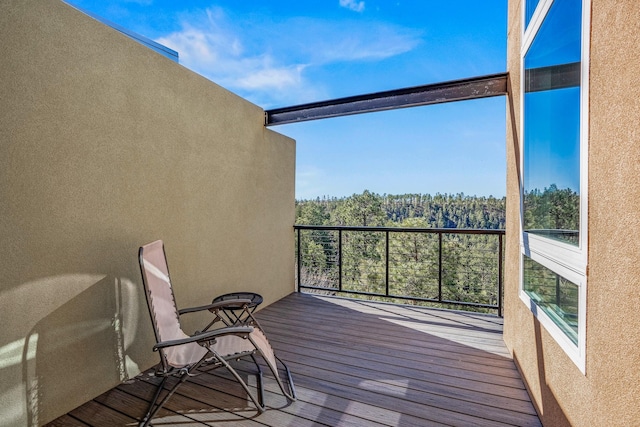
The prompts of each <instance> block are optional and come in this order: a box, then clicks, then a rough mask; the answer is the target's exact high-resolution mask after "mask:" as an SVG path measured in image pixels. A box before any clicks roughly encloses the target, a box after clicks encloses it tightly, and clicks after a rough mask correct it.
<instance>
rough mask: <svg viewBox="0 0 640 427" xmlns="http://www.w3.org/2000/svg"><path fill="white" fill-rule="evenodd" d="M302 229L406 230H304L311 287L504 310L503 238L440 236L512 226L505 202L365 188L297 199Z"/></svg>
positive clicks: (305, 281)
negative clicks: (507, 222) (341, 195)
mask: <svg viewBox="0 0 640 427" xmlns="http://www.w3.org/2000/svg"><path fill="white" fill-rule="evenodd" d="M296 225H321V226H361V227H387V228H389V227H390V228H398V231H397V232H395V231H393V230H392V231H391V232H388V231H375V230H371V231H362V230H342V231H338V230H331V229H329V230H327V229H318V230H313V229H300V230H298V232H299V233H301V239H300V251H301V252H300V278H301V285H303V286H308V287H310V288H321V289H324V291H322V292H323V293H332V294H336V293H337V292H335V291H333V290H337V289H338V288H339V287H341V289H342V290H346V291H350V292H357V293H358V295H357V296H358V297H360V298H365V299H373V298H374V296H373V295H378V296H380V295H383V296H385V298H383V299H385V300H388V301H392V302H404V303H412V304H425V301H431V305H433V302H435V301H437V304H436V305H437V306H439V307H446V308H452V307H456V308H459V307H458V306H457V305H456V304H455V303H464V304H470V308H472V309H474V310H475V311H491V310H489V309H488V308H487V307H488V306H491V307H497V304H498V268H499V262H498V256H499V253H500V252H499V249H498V246H499V243H500V237H499V236H500V235H499V234H490V235H489V234H460V233H453V232H450V233H447V232H442V231H439V232H435V231H436V230H438V229H484V230H501V229H504V226H505V199H504V198H501V199H498V198H494V197H476V196H465V195H464V194H462V193H460V194H455V195H450V194H436V195H433V196H432V195H429V194H402V195H387V194H385V195H379V194H376V193H372V192H369V191H364V192H363V193H362V194H354V195H353V196H350V197H344V198H328V197H325V198H317V199H315V200H300V201H297V202H296ZM427 229H428V230H427ZM329 290H331V291H329ZM315 291H318V289H315ZM405 298H413V299H405ZM468 308H469V307H468Z"/></svg>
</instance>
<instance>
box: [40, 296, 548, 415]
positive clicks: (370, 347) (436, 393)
mask: <svg viewBox="0 0 640 427" xmlns="http://www.w3.org/2000/svg"><path fill="white" fill-rule="evenodd" d="M258 319H259V320H260V322H261V323H262V325H263V327H264V328H265V329H266V331H267V332H268V334H269V337H270V341H271V343H272V345H273V347H274V349H275V351H276V352H277V354H279V356H280V357H281V358H282V359H283V360H284V361H285V362H286V363H287V364H288V365H289V367H290V369H291V370H292V373H293V376H294V381H295V383H296V391H297V394H298V400H297V401H296V402H293V403H292V404H287V402H286V400H285V399H284V398H283V397H282V396H281V395H280V394H278V393H276V391H277V390H276V388H277V386H276V385H275V382H272V381H270V380H269V377H268V376H267V377H266V381H265V382H266V385H265V387H266V391H267V394H266V400H267V405H268V406H269V409H268V410H267V411H266V412H265V413H264V414H262V415H260V416H257V411H256V410H255V408H254V407H252V405H251V403H250V401H249V399H248V397H247V396H246V395H245V394H243V391H242V389H241V388H240V387H239V386H238V385H237V383H235V382H234V381H231V379H230V378H229V376H228V375H227V374H226V373H224V372H222V371H214V373H213V374H203V375H202V376H200V377H196V378H194V379H193V382H192V383H191V384H189V383H186V385H185V386H183V387H182V388H181V389H179V391H178V394H176V395H175V396H173V397H172V398H171V399H170V400H169V402H168V403H167V405H166V409H164V410H163V412H162V413H161V414H159V415H158V417H157V419H156V420H155V423H154V424H155V425H211V424H215V425H229V426H235V425H243V426H246V425H256V426H257V425H269V426H286V425H290V426H304V425H328V426H358V425H366V426H426V425H456V426H470V425H475V426H505V425H517V426H539V425H541V424H540V421H539V419H538V417H537V415H536V411H535V409H534V407H533V405H532V404H531V402H530V400H529V395H528V394H527V391H526V389H525V386H524V384H523V382H522V380H521V379H520V375H519V373H518V371H517V370H516V367H515V365H514V362H513V360H512V359H511V357H510V355H509V352H508V351H507V349H506V347H505V345H504V343H503V341H502V319H501V318H500V317H497V316H493V315H486V314H479V313H470V312H461V311H451V310H438V309H429V308H424V307H414V306H407V305H395V304H385V303H377V302H371V301H363V300H353V299H351V300H350V299H343V298H335V297H327V296H318V295H310V294H303V293H295V294H291V295H289V296H288V297H286V298H284V299H281V300H280V301H278V302H276V303H274V304H272V305H270V306H268V307H266V308H265V309H263V310H261V311H260V312H259V314H258ZM239 363H240V366H242V363H243V362H239ZM246 366H247V368H248V369H251V368H250V365H246ZM249 378H250V381H251V378H252V377H251V376H249ZM153 382H154V378H153V377H150V376H149V375H148V373H146V374H142V375H140V376H138V377H136V378H135V379H133V380H131V381H127V382H126V383H123V384H121V385H119V386H118V387H116V388H114V389H112V390H110V391H108V392H107V393H104V394H103V395H101V396H99V397H97V398H95V399H94V400H92V401H90V402H88V403H86V404H85V405H83V406H81V407H79V408H77V409H75V410H73V411H71V412H70V413H69V414H67V415H64V416H63V417H61V418H59V419H57V420H55V421H53V422H52V423H51V424H50V425H51V426H70V425H74V426H77V425H79V424H81V423H82V424H81V425H85V424H86V425H90V426H106V425H109V426H113V425H135V424H136V422H137V421H139V419H140V417H141V416H142V415H143V414H144V413H145V411H146V407H147V402H148V401H149V400H150V399H151V397H152V395H153V391H154V387H153V386H152V385H151V384H150V383H153ZM252 385H255V383H254V384H252ZM218 423H220V424H218ZM222 423H223V424H222Z"/></svg>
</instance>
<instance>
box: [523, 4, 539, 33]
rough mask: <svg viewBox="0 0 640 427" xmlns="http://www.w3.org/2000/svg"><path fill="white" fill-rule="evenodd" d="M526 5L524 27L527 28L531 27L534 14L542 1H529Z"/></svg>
mask: <svg viewBox="0 0 640 427" xmlns="http://www.w3.org/2000/svg"><path fill="white" fill-rule="evenodd" d="M525 3H526V4H527V6H526V10H525V14H524V27H525V28H527V27H528V26H529V22H531V17H532V16H533V12H535V11H536V7H537V6H538V3H540V0H527V1H526V2H525Z"/></svg>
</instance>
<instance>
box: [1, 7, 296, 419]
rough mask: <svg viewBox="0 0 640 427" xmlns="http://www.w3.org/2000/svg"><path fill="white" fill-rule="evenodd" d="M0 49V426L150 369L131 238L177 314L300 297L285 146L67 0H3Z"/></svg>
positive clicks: (194, 78) (149, 340)
mask: <svg viewBox="0 0 640 427" xmlns="http://www.w3.org/2000/svg"><path fill="white" fill-rule="evenodd" d="M0 39H1V40H2V42H1V43H0V57H1V58H2V60H1V61H0V240H1V244H0V272H1V274H0V316H1V325H2V327H1V328H0V425H3V426H4V425H15V426H23V425H35V424H42V423H44V422H47V421H50V420H51V419H53V418H55V417H57V416H59V415H61V414H62V413H64V412H67V411H68V410H70V409H72V408H74V407H76V406H78V405H79V404H81V403H83V402H84V401H86V400H88V399H90V398H92V397H94V396H96V395H98V394H100V393H101V392H103V391H105V390H107V389H109V388H111V387H113V386H115V385H116V384H118V383H119V382H120V381H122V380H123V379H125V378H127V377H131V376H134V375H136V374H137V373H138V372H140V370H144V369H146V368H148V367H150V366H151V365H152V364H154V363H156V361H157V359H156V358H157V355H156V354H155V353H153V352H152V351H151V347H152V344H153V333H152V329H151V325H150V320H149V315H148V311H147V308H146V303H145V299H144V294H143V293H142V290H141V280H140V273H139V270H138V265H137V249H138V246H140V245H141V244H144V243H147V242H149V241H152V240H155V239H163V240H164V241H165V244H166V249H167V255H168V258H169V266H170V269H171V273H172V278H173V281H174V286H175V293H176V298H177V300H178V304H179V305H180V306H181V307H186V306H190V305H196V304H202V303H206V302H208V301H210V300H211V298H212V297H214V296H215V295H218V294H221V293H224V292H229V291H234V290H251V291H255V292H259V293H261V294H262V295H263V296H264V297H265V303H266V304H268V303H271V302H273V301H275V300H277V299H279V298H281V297H283V296H285V295H286V294H288V293H290V292H292V291H293V290H294V278H293V273H294V252H293V251H294V248H293V241H294V238H293V227H292V226H293V222H294V163H295V142H294V141H293V140H291V139H289V138H286V137H283V136H281V135H279V134H276V133H274V132H272V131H269V130H266V129H265V128H264V126H263V111H262V110H261V109H260V108H259V107H257V106H255V105H252V104H250V103H249V102H247V101H245V100H242V99H240V98H239V97H237V96H235V95H233V94H232V93H230V92H228V91H226V90H224V89H222V88H220V87H218V86H216V85H215V84H213V83H211V82H210V81H208V80H206V79H204V78H203V77H201V76H198V75H196V74H195V73H192V72H190V71H189V70H187V69H186V68H184V67H182V66H181V65H179V64H176V63H174V62H172V61H170V60H169V59H167V58H165V57H163V56H161V55H158V54H156V53H154V52H152V51H151V50H149V49H147V48H146V47H144V46H141V45H139V44H137V43H136V42H134V41H132V40H130V39H129V38H127V37H125V36H123V35H121V34H119V33H118V32H116V31H114V30H113V29H110V28H108V27H106V26H104V25H102V24H100V23H98V22H97V21H95V20H93V19H91V18H89V17H86V16H85V15H83V14H82V13H80V12H78V11H76V10H75V9H73V8H71V7H69V6H68V5H66V4H63V3H61V2H59V1H52V0H39V1H35V0H30V1H24V0H13V1H7V0H3V1H2V2H0ZM197 320H201V319H198V318H197V316H196V319H194V320H190V321H187V322H186V325H185V326H186V329H190V328H194V327H195V326H196V324H197V323H198V322H197Z"/></svg>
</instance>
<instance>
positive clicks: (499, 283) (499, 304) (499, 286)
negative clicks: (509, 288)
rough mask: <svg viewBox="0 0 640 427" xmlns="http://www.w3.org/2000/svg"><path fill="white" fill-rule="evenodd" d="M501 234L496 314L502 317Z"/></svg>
mask: <svg viewBox="0 0 640 427" xmlns="http://www.w3.org/2000/svg"><path fill="white" fill-rule="evenodd" d="M502 268H503V266H502V234H498V316H500V317H502Z"/></svg>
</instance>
